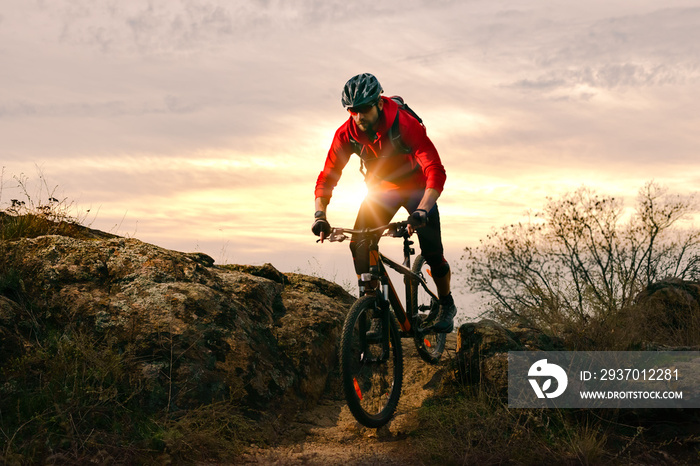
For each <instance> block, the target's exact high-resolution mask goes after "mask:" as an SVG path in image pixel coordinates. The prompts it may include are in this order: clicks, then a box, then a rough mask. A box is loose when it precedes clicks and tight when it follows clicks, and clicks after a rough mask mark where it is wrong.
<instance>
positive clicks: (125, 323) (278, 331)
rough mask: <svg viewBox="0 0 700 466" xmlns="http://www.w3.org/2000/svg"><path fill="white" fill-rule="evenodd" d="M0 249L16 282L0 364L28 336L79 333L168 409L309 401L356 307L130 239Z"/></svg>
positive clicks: (4, 322)
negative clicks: (124, 356)
mask: <svg viewBox="0 0 700 466" xmlns="http://www.w3.org/2000/svg"><path fill="white" fill-rule="evenodd" d="M3 249H4V253H5V258H3V264H4V266H5V267H6V268H7V269H9V268H10V267H11V268H12V270H13V273H15V274H18V275H19V276H20V279H19V280H18V281H17V283H20V284H21V289H19V288H20V287H19V285H18V286H17V287H16V288H17V289H5V291H4V292H3V294H4V296H2V297H0V343H1V344H2V349H1V351H2V353H3V356H4V357H3V363H4V362H6V361H8V359H7V357H18V356H21V355H22V354H26V353H27V352H28V351H29V350H30V349H31V348H33V347H36V345H41V344H43V343H42V342H41V341H40V338H37V335H39V336H42V335H51V334H53V335H55V334H56V332H65V333H70V334H82V335H88V336H89V337H90V339H91V341H93V340H94V341H95V342H101V343H100V344H104V345H107V346H109V347H110V348H116V350H117V351H119V352H120V353H128V354H129V355H130V357H131V358H133V359H132V360H133V361H136V362H135V364H137V366H138V368H139V370H138V372H137V373H138V377H140V378H141V379H142V380H141V382H139V383H140V384H141V385H142V386H146V387H149V389H150V390H152V391H153V392H154V393H155V392H158V393H167V394H168V395H167V405H168V409H173V410H177V409H187V408H192V407H196V406H201V405H202V404H207V403H213V402H216V401H221V400H232V401H234V402H235V403H237V404H239V405H240V406H241V407H242V408H244V409H245V410H247V411H248V412H261V411H265V410H267V409H270V408H271V407H273V406H277V407H279V406H285V405H298V403H307V402H312V401H314V400H316V399H317V398H318V397H319V396H320V395H321V393H322V391H323V389H324V387H325V385H326V379H327V377H328V375H329V373H330V372H331V371H332V368H333V367H334V365H335V364H336V359H337V358H336V347H337V343H338V340H339V335H340V331H341V327H342V323H343V320H344V317H345V314H346V312H347V310H348V309H349V307H350V306H351V305H352V303H353V302H354V298H353V297H352V296H351V295H349V294H348V293H347V292H345V291H344V290H343V289H342V288H341V287H339V286H338V285H335V284H332V283H330V282H327V281H325V280H322V279H319V278H313V277H305V276H303V275H297V274H289V275H284V274H282V273H280V272H279V271H277V270H276V269H274V267H272V266H271V265H270V264H266V265H265V266H262V267H258V268H255V267H235V266H222V267H220V266H215V265H214V261H213V259H211V258H210V257H209V256H206V255H205V254H201V253H189V254H188V253H181V252H176V251H171V250H167V249H163V248H160V247H157V246H154V245H151V244H147V243H144V242H141V241H139V240H136V239H127V238H103V239H94V238H93V239H88V238H84V239H80V238H72V237H66V236H40V237H37V238H31V239H26V238H25V239H20V240H16V241H12V242H6V244H5V245H4V246H3ZM5 272H7V270H5ZM2 273H4V272H3V271H0V274H2ZM2 382H3V381H0V386H2ZM4 388H5V389H7V390H12V387H11V384H10V385H7V384H6V385H5V386H4ZM165 402H166V401H165V397H163V400H161V404H163V403H165Z"/></svg>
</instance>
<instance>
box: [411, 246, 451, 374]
mask: <svg viewBox="0 0 700 466" xmlns="http://www.w3.org/2000/svg"><path fill="white" fill-rule="evenodd" d="M428 269H429V267H428V264H427V263H426V262H425V259H424V258H423V256H421V255H418V256H416V260H415V261H414V262H413V267H411V270H412V272H413V273H415V274H417V275H420V276H421V277H423V279H424V280H425V281H426V283H432V279H431V278H430V276H429V275H430V274H429V272H428ZM411 303H412V308H413V310H412V312H418V316H417V318H416V319H415V320H414V322H416V323H417V325H418V326H419V327H420V324H421V323H422V322H425V321H427V320H428V319H429V317H428V316H429V315H430V316H431V317H432V316H433V315H437V311H438V310H439V304H438V303H437V302H435V301H434V300H433V299H432V298H431V296H430V295H429V294H428V293H426V292H425V290H424V289H423V287H422V286H421V285H419V284H418V283H416V284H415V285H414V286H412V287H411ZM416 310H417V311H416ZM446 339H447V335H446V334H444V333H428V334H426V335H423V336H418V334H416V337H415V338H414V340H413V341H414V343H415V344H416V349H417V350H418V355H419V356H420V357H421V359H423V361H425V362H427V363H428V364H437V363H438V362H439V361H440V357H441V356H442V352H443V351H444V350H445V340H446Z"/></svg>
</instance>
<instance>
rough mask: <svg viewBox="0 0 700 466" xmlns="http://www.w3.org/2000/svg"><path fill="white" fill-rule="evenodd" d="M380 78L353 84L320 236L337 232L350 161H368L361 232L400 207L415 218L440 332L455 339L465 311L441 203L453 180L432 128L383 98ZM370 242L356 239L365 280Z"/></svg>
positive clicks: (327, 169)
mask: <svg viewBox="0 0 700 466" xmlns="http://www.w3.org/2000/svg"><path fill="white" fill-rule="evenodd" d="M383 92H384V90H383V89H382V87H381V85H380V84H379V81H377V78H376V77H375V76H373V75H372V74H369V73H363V74H359V75H357V76H354V77H352V78H350V80H349V81H348V82H347V83H346V84H345V87H344V89H343V96H342V103H343V106H344V107H345V108H346V109H347V110H348V112H349V113H350V118H348V120H347V121H346V122H345V123H344V124H343V125H342V126H341V127H340V128H338V130H337V131H336V133H335V136H334V138H333V142H332V144H331V147H330V149H329V151H328V156H327V157H326V162H325V165H324V167H323V171H322V172H321V173H320V174H319V176H318V179H317V181H316V190H315V196H316V200H315V206H316V213H315V215H314V217H315V221H314V224H313V226H312V232H313V233H314V234H315V235H317V236H320V237H321V239H322V240H323V238H324V237H325V236H327V235H329V234H330V232H331V226H330V224H329V223H328V220H327V218H326V209H327V207H328V203H329V202H330V199H331V195H332V193H333V189H334V188H335V186H336V185H337V184H338V180H339V179H340V176H341V174H342V171H343V168H345V165H346V164H347V163H348V160H349V159H350V156H351V155H352V154H353V153H356V154H358V155H359V156H360V158H361V160H362V163H363V164H364V167H365V169H366V173H365V182H366V184H367V189H368V194H367V197H366V198H365V199H364V201H363V202H362V205H361V206H360V210H359V212H358V214H357V220H356V221H355V226H354V229H364V228H375V227H378V226H380V225H384V224H387V223H389V222H390V221H391V219H392V218H393V216H394V214H396V212H398V210H399V208H400V207H404V208H405V209H406V210H407V211H408V213H409V214H410V215H409V222H410V223H411V225H410V226H409V233H411V234H412V233H413V232H414V231H415V232H416V233H417V235H418V241H419V243H420V248H421V254H422V255H423V257H424V258H425V260H426V262H427V263H428V265H429V266H430V268H431V275H432V277H433V280H434V281H435V285H436V287H437V290H438V296H439V298H440V311H439V313H438V315H437V320H436V322H435V323H434V325H433V329H434V330H435V331H436V332H440V333H449V332H451V331H452V330H453V328H454V317H455V314H456V312H457V308H456V307H455V304H454V300H453V298H452V293H451V292H450V277H451V272H450V266H449V264H448V262H447V260H445V256H444V254H443V252H444V250H443V246H442V237H441V233H440V214H439V212H438V207H437V204H436V201H437V199H438V197H440V194H441V193H442V190H443V187H444V184H445V179H446V174H445V168H444V167H443V165H442V163H441V161H440V156H439V155H438V152H437V150H436V149H435V146H434V145H433V143H432V142H431V140H430V139H429V138H428V136H427V134H426V131H425V127H424V126H423V125H422V124H421V122H420V121H419V120H417V119H416V118H415V117H414V116H413V115H412V114H411V113H410V112H409V111H407V110H406V109H405V108H401V105H400V104H399V103H397V101H396V100H394V99H391V98H387V97H383V96H381V94H382V93H383ZM362 248H363V243H361V242H358V241H356V239H355V238H354V237H353V238H352V239H351V241H350V250H351V252H352V257H353V261H354V265H355V272H356V273H357V274H358V276H359V275H361V274H362V273H365V272H367V271H368V270H369V263H368V261H367V256H368V255H367V252H366V251H363V250H362Z"/></svg>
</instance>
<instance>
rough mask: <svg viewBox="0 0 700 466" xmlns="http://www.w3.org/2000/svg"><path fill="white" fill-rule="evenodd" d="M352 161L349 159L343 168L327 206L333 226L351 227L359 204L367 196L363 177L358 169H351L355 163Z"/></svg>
mask: <svg viewBox="0 0 700 466" xmlns="http://www.w3.org/2000/svg"><path fill="white" fill-rule="evenodd" d="M352 162H353V161H352V159H351V160H350V163H348V165H347V166H346V167H345V170H343V176H342V177H341V178H340V181H339V182H338V186H336V188H335V189H334V190H333V197H332V198H331V203H330V205H329V206H328V215H329V219H332V220H333V223H332V224H333V225H334V226H335V225H337V226H343V227H348V228H349V227H352V226H353V224H354V223H355V217H356V216H357V211H358V210H359V208H360V204H361V203H362V201H363V200H364V199H365V197H366V196H367V185H366V184H365V180H364V177H363V176H362V174H361V173H360V171H359V170H353V168H354V167H355V165H354V164H353V163H352ZM341 223H342V225H341Z"/></svg>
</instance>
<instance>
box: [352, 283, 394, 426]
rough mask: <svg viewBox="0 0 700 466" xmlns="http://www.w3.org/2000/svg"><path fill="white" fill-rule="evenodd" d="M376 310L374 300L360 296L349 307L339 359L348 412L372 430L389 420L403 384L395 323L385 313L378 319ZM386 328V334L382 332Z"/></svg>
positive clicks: (371, 297)
mask: <svg viewBox="0 0 700 466" xmlns="http://www.w3.org/2000/svg"><path fill="white" fill-rule="evenodd" d="M378 306H379V305H378V302H377V298H376V297H374V296H363V297H362V298H360V299H359V300H358V301H357V302H356V303H355V304H354V305H353V306H352V308H351V309H350V312H349V313H348V316H347V318H346V319H345V325H344V327H343V335H342V338H341V340H340V358H339V359H340V371H341V374H342V378H343V391H344V392H345V400H346V401H347V403H348V408H350V412H351V413H352V414H353V416H355V419H357V421H358V422H359V423H360V424H362V425H364V426H366V427H372V428H377V427H381V426H383V425H384V424H386V423H387V422H389V420H390V419H391V417H392V415H393V414H394V411H395V410H396V406H397V405H398V403H399V397H400V396H401V384H402V380H403V353H402V349H401V340H400V337H399V330H398V327H397V325H396V319H394V317H393V315H391V313H390V312H388V311H386V312H385V313H389V315H388V316H386V315H382V311H381V310H380V309H379V307H378ZM373 321H374V322H375V323H374V325H372V323H373ZM386 325H388V326H389V331H388V332H385V330H384V328H383V327H384V326H386ZM387 337H388V338H387Z"/></svg>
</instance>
